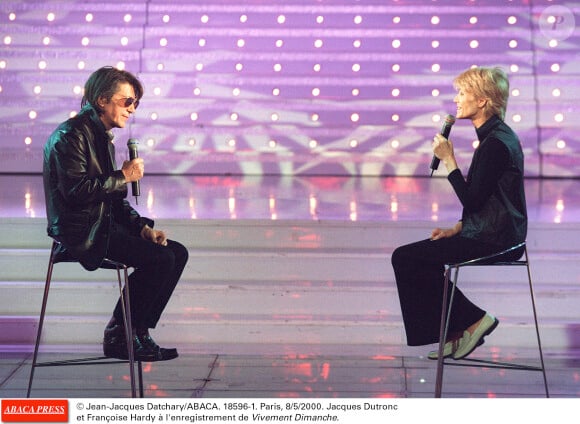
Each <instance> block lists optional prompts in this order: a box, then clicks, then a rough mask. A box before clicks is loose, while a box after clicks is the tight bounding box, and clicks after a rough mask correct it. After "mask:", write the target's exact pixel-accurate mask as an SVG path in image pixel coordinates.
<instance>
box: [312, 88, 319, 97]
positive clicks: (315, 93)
mask: <svg viewBox="0 0 580 424" xmlns="http://www.w3.org/2000/svg"><path fill="white" fill-rule="evenodd" d="M312 95H313V96H314V97H317V96H319V95H320V88H313V89H312Z"/></svg>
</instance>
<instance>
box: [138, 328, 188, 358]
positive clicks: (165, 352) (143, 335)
mask: <svg viewBox="0 0 580 424" xmlns="http://www.w3.org/2000/svg"><path fill="white" fill-rule="evenodd" d="M137 338H138V339H139V342H140V343H141V345H142V346H143V347H145V348H147V349H149V350H151V351H157V352H159V353H160V355H161V358H162V359H159V360H160V361H169V360H171V359H175V358H177V357H178V356H179V353H177V349H175V348H173V347H172V348H164V347H160V346H159V345H158V344H157V343H155V340H153V338H152V337H151V335H149V330H145V331H142V330H137Z"/></svg>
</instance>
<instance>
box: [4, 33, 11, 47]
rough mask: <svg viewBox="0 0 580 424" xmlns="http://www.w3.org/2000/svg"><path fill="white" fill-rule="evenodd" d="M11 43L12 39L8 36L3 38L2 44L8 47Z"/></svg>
mask: <svg viewBox="0 0 580 424" xmlns="http://www.w3.org/2000/svg"><path fill="white" fill-rule="evenodd" d="M11 43H12V37H10V36H9V35H7V36H5V37H4V44H5V45H9V44H11Z"/></svg>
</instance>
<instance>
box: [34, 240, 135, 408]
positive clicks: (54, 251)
mask: <svg viewBox="0 0 580 424" xmlns="http://www.w3.org/2000/svg"><path fill="white" fill-rule="evenodd" d="M64 262H78V261H77V260H76V259H75V258H73V257H72V256H71V255H70V254H69V252H68V251H67V250H66V249H65V248H64V246H62V245H61V244H60V243H59V242H57V241H56V240H53V242H52V247H51V249H50V259H49V261H48V269H47V272H46V282H45V285H44V295H43V298H42V306H41V309H40V317H39V321H38V330H37V333H36V343H35V346H34V354H33V356H32V365H31V368H30V376H29V379H28V391H27V393H26V397H30V392H31V390H32V383H33V380H34V370H35V369H36V368H39V367H53V366H67V365H103V364H115V363H116V364H123V363H128V364H129V375H130V380H131V396H132V397H137V383H136V378H135V365H137V370H138V384H139V395H140V397H143V369H142V365H141V361H135V358H134V352H133V344H132V343H127V356H128V359H127V360H119V359H114V358H108V357H105V356H98V357H91V358H79V359H70V360H65V361H51V362H37V359H38V351H39V347H40V340H41V338H42V328H43V325H44V318H45V315H46V305H47V303H48V293H49V291H50V283H51V280H52V272H53V268H54V265H55V264H57V263H64ZM99 268H103V269H112V270H116V271H117V280H118V283H119V293H120V296H121V305H122V307H123V308H122V309H123V321H124V326H125V332H126V334H125V337H126V340H132V338H133V336H132V335H133V329H132V326H131V304H130V298H129V284H128V281H129V277H128V272H127V268H128V267H127V265H125V264H123V263H121V262H116V261H113V260H110V259H104V260H103V262H102V263H101V265H100V266H99ZM121 271H122V272H123V276H124V278H122V277H121Z"/></svg>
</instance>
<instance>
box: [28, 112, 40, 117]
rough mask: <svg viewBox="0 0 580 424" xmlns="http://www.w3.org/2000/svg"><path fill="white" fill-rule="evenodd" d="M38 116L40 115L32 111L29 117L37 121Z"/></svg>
mask: <svg viewBox="0 0 580 424" xmlns="http://www.w3.org/2000/svg"><path fill="white" fill-rule="evenodd" d="M37 116H38V114H37V113H36V111H35V110H31V111H30V112H28V117H29V118H30V119H36V117H37Z"/></svg>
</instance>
